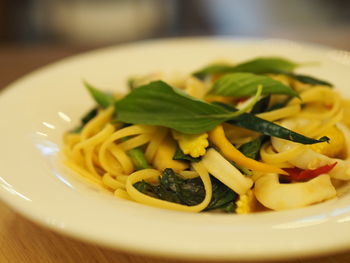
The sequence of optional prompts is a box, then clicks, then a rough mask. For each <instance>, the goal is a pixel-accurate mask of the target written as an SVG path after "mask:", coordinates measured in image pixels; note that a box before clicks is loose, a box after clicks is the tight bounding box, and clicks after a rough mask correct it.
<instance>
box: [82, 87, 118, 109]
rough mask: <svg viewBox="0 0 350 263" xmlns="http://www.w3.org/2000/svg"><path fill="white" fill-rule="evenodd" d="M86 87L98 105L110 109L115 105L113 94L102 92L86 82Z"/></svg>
mask: <svg viewBox="0 0 350 263" xmlns="http://www.w3.org/2000/svg"><path fill="white" fill-rule="evenodd" d="M84 85H85V88H86V89H87V90H88V91H89V93H90V95H91V96H92V97H93V99H94V100H95V101H96V103H97V104H98V105H100V106H101V107H102V108H108V107H109V106H111V105H113V103H114V101H115V100H114V98H113V95H112V94H109V93H106V92H103V91H100V90H98V89H96V88H95V87H93V86H92V85H90V84H89V83H87V82H84Z"/></svg>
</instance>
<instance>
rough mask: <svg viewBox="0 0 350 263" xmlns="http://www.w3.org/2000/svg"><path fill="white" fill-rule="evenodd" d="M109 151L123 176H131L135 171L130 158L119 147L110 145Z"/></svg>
mask: <svg viewBox="0 0 350 263" xmlns="http://www.w3.org/2000/svg"><path fill="white" fill-rule="evenodd" d="M109 151H110V153H111V154H112V155H113V156H114V157H115V158H116V159H117V160H118V161H119V163H120V165H121V167H122V168H123V171H124V173H125V174H131V173H132V172H133V171H134V170H135V168H134V164H133V163H132V161H131V159H130V157H129V156H128V154H127V153H126V152H125V151H124V150H123V149H122V148H121V147H120V146H119V145H116V144H110V145H109ZM102 158H103V157H102Z"/></svg>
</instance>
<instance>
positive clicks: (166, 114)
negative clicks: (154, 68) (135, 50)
mask: <svg viewBox="0 0 350 263" xmlns="http://www.w3.org/2000/svg"><path fill="white" fill-rule="evenodd" d="M260 93H261V88H259V89H258V91H257V93H256V95H255V98H254V100H253V101H252V102H251V103H250V104H249V105H247V107H245V108H244V109H241V110H239V111H236V112H230V111H227V110H225V109H223V108H222V107H219V106H216V105H213V104H210V103H207V102H205V101H203V100H199V99H196V98H194V97H191V96H189V95H187V94H185V93H184V92H182V91H181V90H179V89H176V88H173V87H171V86H169V85H168V84H166V83H165V82H163V81H155V82H151V83H149V84H147V85H144V86H141V87H139V88H137V89H134V90H132V91H131V92H130V93H129V94H127V95H126V96H125V97H124V98H122V99H121V100H119V101H117V102H116V103H115V107H116V113H117V114H116V121H121V122H125V123H133V124H146V125H159V126H164V127H168V128H172V129H175V130H177V131H179V132H182V133H187V134H199V133H203V132H206V131H209V130H211V129H213V128H214V127H215V126H217V125H219V124H220V123H222V122H224V121H226V120H228V119H231V118H234V117H235V116H238V115H240V114H242V113H243V112H245V111H247V110H249V109H251V108H252V107H253V105H254V104H255V103H256V101H257V99H258V97H259V96H260Z"/></svg>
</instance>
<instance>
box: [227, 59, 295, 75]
mask: <svg viewBox="0 0 350 263" xmlns="http://www.w3.org/2000/svg"><path fill="white" fill-rule="evenodd" d="M298 66H299V64H297V63H295V62H292V61H290V60H288V59H285V58H279V57H261V58H256V59H252V60H249V61H247V62H244V63H241V64H238V65H237V66H235V71H234V72H251V73H256V74H264V73H269V72H273V71H276V70H283V71H286V72H290V71H293V70H294V69H295V68H296V67H298Z"/></svg>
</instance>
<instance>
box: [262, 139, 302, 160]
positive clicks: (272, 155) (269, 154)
mask: <svg viewBox="0 0 350 263" xmlns="http://www.w3.org/2000/svg"><path fill="white" fill-rule="evenodd" d="M304 150H305V147H303V145H298V144H296V146H295V147H293V148H292V149H290V150H287V151H284V152H280V153H276V152H274V151H273V150H272V148H271V145H270V143H265V144H264V145H263V146H262V147H261V149H260V156H261V159H262V160H263V161H264V162H265V163H270V164H274V165H276V166H277V164H279V163H285V162H288V161H289V160H291V159H293V158H295V157H296V156H297V155H298V154H300V153H301V152H303V151H304Z"/></svg>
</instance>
